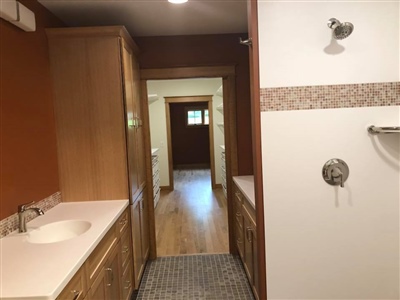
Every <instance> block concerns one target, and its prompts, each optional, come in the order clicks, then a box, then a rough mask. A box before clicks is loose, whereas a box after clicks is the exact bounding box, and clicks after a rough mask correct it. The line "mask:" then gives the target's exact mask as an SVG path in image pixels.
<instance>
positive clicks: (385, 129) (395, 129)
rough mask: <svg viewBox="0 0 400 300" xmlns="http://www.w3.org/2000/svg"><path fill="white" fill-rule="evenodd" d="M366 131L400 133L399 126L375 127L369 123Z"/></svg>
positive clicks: (371, 132) (372, 132)
mask: <svg viewBox="0 0 400 300" xmlns="http://www.w3.org/2000/svg"><path fill="white" fill-rule="evenodd" d="M368 132H369V133H370V134H380V133H400V127H397V126H394V127H377V126H375V125H371V126H369V127H368Z"/></svg>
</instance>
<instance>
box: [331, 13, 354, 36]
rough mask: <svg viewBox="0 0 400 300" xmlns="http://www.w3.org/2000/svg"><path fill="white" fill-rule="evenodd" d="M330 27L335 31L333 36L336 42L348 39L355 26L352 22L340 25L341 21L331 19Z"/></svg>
mask: <svg viewBox="0 0 400 300" xmlns="http://www.w3.org/2000/svg"><path fill="white" fill-rule="evenodd" d="M328 27H329V28H331V29H332V30H333V32H332V36H333V38H334V39H335V40H343V39H345V38H347V37H348V36H349V35H350V34H351V33H352V32H353V30H354V26H353V24H351V23H350V22H344V23H340V21H339V20H338V19H335V18H331V19H329V21H328Z"/></svg>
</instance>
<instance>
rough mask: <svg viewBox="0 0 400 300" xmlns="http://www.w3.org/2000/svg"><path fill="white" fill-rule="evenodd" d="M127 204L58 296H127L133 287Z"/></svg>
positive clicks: (92, 299) (95, 299) (97, 299)
mask: <svg viewBox="0 0 400 300" xmlns="http://www.w3.org/2000/svg"><path fill="white" fill-rule="evenodd" d="M129 227H130V218H129V210H128V208H127V209H126V210H125V211H124V212H123V213H122V215H121V216H120V217H119V218H118V220H117V221H116V222H115V224H114V225H113V226H112V228H111V229H110V230H109V231H108V232H107V234H106V235H105V236H104V238H103V239H102V240H101V242H100V243H99V244H98V245H97V247H96V248H95V249H94V250H93V252H92V253H91V254H90V256H89V257H88V259H87V260H86V261H85V263H84V264H83V266H82V267H81V268H80V270H79V271H78V272H77V273H76V274H75V276H74V277H73V278H72V279H71V281H70V282H69V283H68V285H67V286H66V287H65V288H64V290H63V291H62V292H61V293H60V295H59V296H58V297H57V300H69V299H71V300H78V299H82V300H83V299H85V300H114V299H123V300H128V299H130V297H131V294H132V291H133V280H134V279H133V274H132V271H131V270H132V252H131V251H130V249H131V247H130V244H131V235H130V231H129V230H128V228H129Z"/></svg>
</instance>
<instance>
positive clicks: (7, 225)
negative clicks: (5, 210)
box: [0, 192, 61, 238]
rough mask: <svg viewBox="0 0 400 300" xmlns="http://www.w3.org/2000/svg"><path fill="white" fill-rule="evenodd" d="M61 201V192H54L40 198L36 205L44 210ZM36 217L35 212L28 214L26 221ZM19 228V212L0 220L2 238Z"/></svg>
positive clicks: (0, 235)
mask: <svg viewBox="0 0 400 300" xmlns="http://www.w3.org/2000/svg"><path fill="white" fill-rule="evenodd" d="M60 203H61V192H57V193H54V194H53V195H51V196H49V197H47V198H45V199H43V200H40V201H38V202H36V203H35V207H39V208H40V209H42V210H43V211H44V212H46V211H47V210H49V209H51V208H53V207H54V206H56V205H57V204H60ZM34 218H36V215H35V214H28V215H27V217H26V221H27V222H29V221H31V220H33V219H34ZM16 229H18V214H17V213H15V214H13V215H11V216H9V217H7V218H5V219H3V220H1V221H0V238H3V237H5V236H6V235H8V234H10V233H11V232H13V231H14V230H16Z"/></svg>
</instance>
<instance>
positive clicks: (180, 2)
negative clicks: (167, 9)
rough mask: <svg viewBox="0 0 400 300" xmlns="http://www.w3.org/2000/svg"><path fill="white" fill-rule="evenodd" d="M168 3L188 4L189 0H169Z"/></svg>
mask: <svg viewBox="0 0 400 300" xmlns="http://www.w3.org/2000/svg"><path fill="white" fill-rule="evenodd" d="M168 2H170V3H174V4H182V3H185V2H188V0H168Z"/></svg>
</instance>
